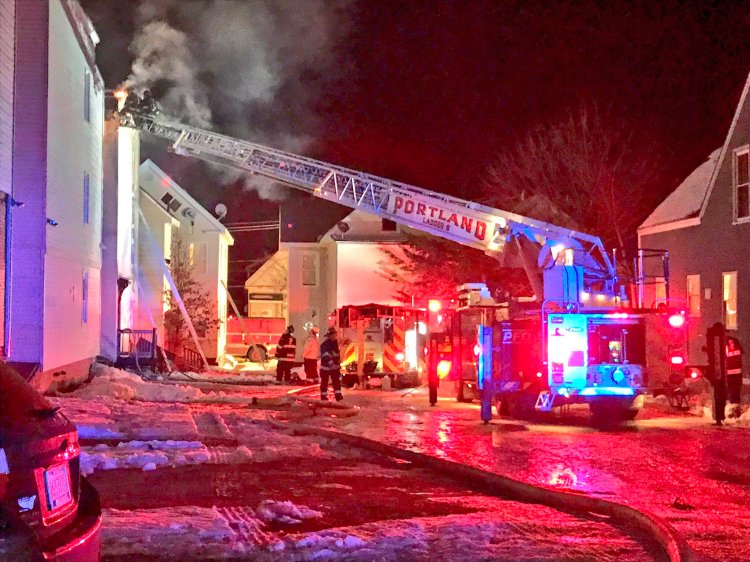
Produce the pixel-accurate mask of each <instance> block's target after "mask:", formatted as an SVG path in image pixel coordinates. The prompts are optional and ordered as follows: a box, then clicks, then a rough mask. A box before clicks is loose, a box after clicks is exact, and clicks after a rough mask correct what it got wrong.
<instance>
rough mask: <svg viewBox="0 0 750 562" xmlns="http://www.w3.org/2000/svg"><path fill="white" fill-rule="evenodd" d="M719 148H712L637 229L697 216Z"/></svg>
mask: <svg viewBox="0 0 750 562" xmlns="http://www.w3.org/2000/svg"><path fill="white" fill-rule="evenodd" d="M720 154H721V148H717V149H716V150H714V151H713V152H712V153H711V154H710V155H709V157H708V158H707V159H706V161H705V162H703V164H701V165H700V166H698V167H697V168H696V169H695V170H693V171H692V172H691V173H690V175H689V176H688V177H686V178H685V179H684V180H683V182H682V183H681V184H680V185H679V186H677V189H675V190H674V191H673V192H672V193H670V194H669V196H668V197H667V198H666V199H665V200H664V201H662V202H661V204H660V205H659V206H658V207H656V209H654V211H653V212H652V213H651V214H650V215H649V216H648V218H647V219H646V220H645V221H643V224H641V226H639V227H638V230H644V229H646V228H652V227H655V226H659V225H662V224H665V223H670V222H676V221H681V220H683V219H689V218H694V217H697V216H698V214H699V213H700V211H701V208H702V206H703V201H704V199H706V194H707V193H708V188H709V186H710V185H711V178H712V177H713V174H714V169H715V168H716V164H717V163H718V161H719V156H720Z"/></svg>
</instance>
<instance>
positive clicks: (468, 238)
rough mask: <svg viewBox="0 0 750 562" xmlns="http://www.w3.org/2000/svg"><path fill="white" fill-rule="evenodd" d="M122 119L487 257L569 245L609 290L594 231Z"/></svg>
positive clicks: (207, 135)
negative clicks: (525, 246) (526, 247)
mask: <svg viewBox="0 0 750 562" xmlns="http://www.w3.org/2000/svg"><path fill="white" fill-rule="evenodd" d="M129 117H131V119H129V120H127V121H124V124H126V125H130V126H135V127H137V128H138V129H140V130H141V131H142V132H144V133H148V134H151V135H155V136H158V137H162V138H165V139H168V140H170V141H172V149H173V150H174V152H175V153H177V154H181V155H185V156H193V157H196V158H200V159H202V160H206V161H208V162H214V163H219V164H224V165H226V166H230V167H233V168H237V169H240V170H243V171H245V172H250V173H253V174H259V175H262V176H264V177H266V178H270V179H273V180H276V181H279V182H282V183H284V184H287V185H290V186H292V187H295V188H297V189H301V190H303V191H306V192H307V193H310V194H311V195H314V196H315V197H319V198H322V199H327V200H329V201H333V202H336V203H340V204H342V205H346V206H348V207H351V208H353V209H361V210H363V211H366V212H369V213H372V214H375V215H378V216H381V217H383V218H388V219H390V220H393V221H395V222H398V223H401V224H403V225H405V226H408V227H411V228H414V229H416V230H420V231H423V232H427V233H429V234H433V235H435V236H440V237H442V238H446V239H448V240H452V241H454V242H458V243H461V244H464V245H466V246H470V247H472V248H478V249H481V250H484V251H485V252H487V253H490V254H493V253H497V252H500V251H502V250H503V248H504V247H505V245H506V244H507V243H508V242H510V241H511V240H513V239H516V240H517V241H518V242H519V245H520V242H521V241H520V240H519V239H521V238H525V239H526V240H527V241H530V242H532V243H534V244H535V245H536V246H537V247H539V246H541V247H542V248H545V249H547V251H548V253H547V256H548V257H549V251H551V249H552V248H553V247H555V246H557V245H562V246H563V247H565V248H571V249H573V251H574V252H573V261H574V263H575V265H580V266H582V267H583V271H584V275H585V277H586V279H587V280H588V281H590V282H603V283H605V284H607V285H609V291H611V290H612V289H613V284H614V281H615V279H616V272H615V268H614V267H613V265H612V261H611V260H610V258H609V255H608V254H607V252H606V251H605V249H604V246H603V244H602V241H601V240H600V239H599V238H598V237H596V236H591V235H589V234H584V233H581V232H577V231H575V230H570V229H566V228H561V227H559V226H555V225H552V224H548V223H545V222H542V221H538V220H535V219H531V218H528V217H524V216H521V215H517V214H515V213H510V212H508V211H503V210H500V209H494V208H492V207H488V206H485V205H481V204H478V203H473V202H470V201H465V200H463V199H458V198H456V197H451V196H449V195H445V194H441V193H437V192H435V191H430V190H427V189H422V188H419V187H415V186H412V185H408V184H404V183H400V182H396V181H392V180H389V179H386V178H381V177H377V176H373V175H370V174H366V173H363V172H358V171H355V170H350V169H348V168H344V167H342V166H336V165H334V164H329V163H327V162H321V161H319V160H314V159H312V158H306V157H304V156H299V155H296V154H291V153H288V152H284V151H282V150H276V149H273V148H268V147H266V146H262V145H259V144H255V143H252V142H248V141H245V140H240V139H235V138H231V137H227V136H224V135H220V134H217V133H214V132H211V131H206V130H203V129H198V128H195V127H189V126H185V125H181V124H180V125H170V124H167V123H164V122H160V121H156V120H154V119H153V118H151V117H148V116H143V115H134V116H129ZM554 259H555V258H554V257H553V261H554ZM540 261H541V257H540ZM539 265H541V264H539ZM532 283H533V281H532ZM609 291H608V292H609Z"/></svg>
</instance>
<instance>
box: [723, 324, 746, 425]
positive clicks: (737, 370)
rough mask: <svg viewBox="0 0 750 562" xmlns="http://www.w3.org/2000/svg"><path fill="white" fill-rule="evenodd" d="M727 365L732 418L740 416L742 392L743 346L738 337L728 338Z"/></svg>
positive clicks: (730, 415) (728, 393)
mask: <svg viewBox="0 0 750 562" xmlns="http://www.w3.org/2000/svg"><path fill="white" fill-rule="evenodd" d="M725 348H726V349H725V356H726V362H727V363H726V366H727V395H728V396H727V397H728V398H729V404H730V406H731V412H730V414H729V417H730V418H733V417H739V415H740V413H741V410H740V403H741V399H740V394H741V392H742V347H741V346H740V342H739V341H737V339H736V338H732V337H729V338H727V343H726V346H725Z"/></svg>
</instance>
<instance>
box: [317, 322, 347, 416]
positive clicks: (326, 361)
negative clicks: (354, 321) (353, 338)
mask: <svg viewBox="0 0 750 562" xmlns="http://www.w3.org/2000/svg"><path fill="white" fill-rule="evenodd" d="M329 378H330V379H331V385H332V386H333V394H334V396H336V400H337V401H338V400H343V399H344V397H343V395H342V394H341V354H340V352H339V342H338V341H337V334H336V328H328V331H327V332H326V339H325V341H324V342H323V343H322V344H321V346H320V399H321V400H326V401H327V400H328V379H329Z"/></svg>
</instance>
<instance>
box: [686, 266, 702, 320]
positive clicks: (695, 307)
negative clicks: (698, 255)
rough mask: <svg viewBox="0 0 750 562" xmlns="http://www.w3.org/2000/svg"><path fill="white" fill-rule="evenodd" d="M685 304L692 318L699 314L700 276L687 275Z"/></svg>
mask: <svg viewBox="0 0 750 562" xmlns="http://www.w3.org/2000/svg"><path fill="white" fill-rule="evenodd" d="M687 304H688V311H689V313H690V316H691V317H692V318H697V317H699V316H700V315H701V276H700V275H688V276H687Z"/></svg>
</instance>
